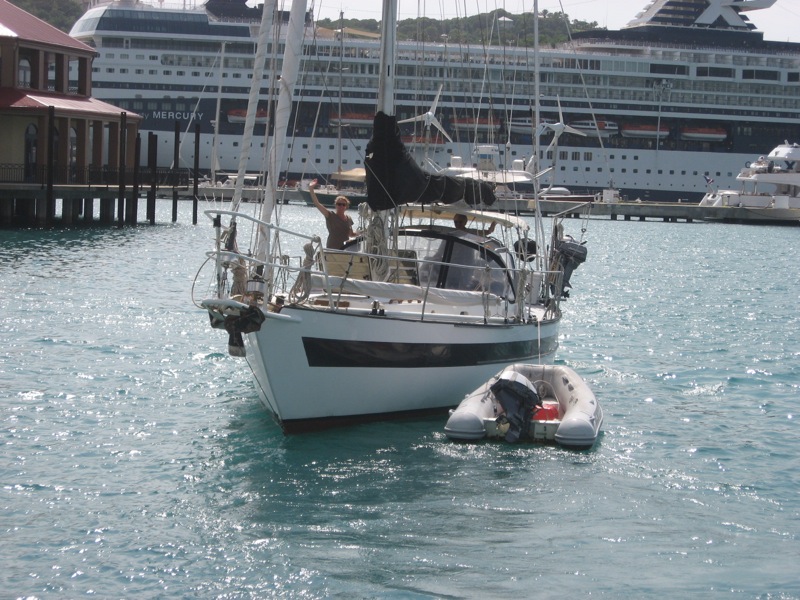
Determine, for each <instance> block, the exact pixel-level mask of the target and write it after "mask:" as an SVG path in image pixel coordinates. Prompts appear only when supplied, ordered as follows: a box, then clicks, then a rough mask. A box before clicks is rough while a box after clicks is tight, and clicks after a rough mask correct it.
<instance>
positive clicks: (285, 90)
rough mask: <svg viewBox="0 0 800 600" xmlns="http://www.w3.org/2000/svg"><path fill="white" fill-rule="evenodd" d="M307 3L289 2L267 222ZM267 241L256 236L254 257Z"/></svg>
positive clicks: (301, 0) (266, 193) (300, 0)
mask: <svg viewBox="0 0 800 600" xmlns="http://www.w3.org/2000/svg"><path fill="white" fill-rule="evenodd" d="M305 16H306V0H292V8H291V10H290V11H289V27H288V30H287V32H286V50H285V52H284V57H283V66H282V67H281V76H280V81H279V84H278V103H277V106H276V108H275V131H274V132H273V135H272V143H271V144H270V147H269V154H268V156H267V164H266V168H267V180H266V182H265V186H264V188H265V189H264V203H263V204H262V205H261V220H262V221H266V222H269V221H270V220H271V219H272V211H273V210H274V209H275V202H276V195H277V190H278V176H279V174H280V168H281V164H282V163H283V152H284V148H285V147H286V131H287V129H288V128H289V118H290V117H291V113H292V95H293V93H294V86H295V84H296V83H297V77H298V74H299V72H300V58H301V57H302V55H303V41H304V30H305ZM268 245H269V240H268V237H267V236H266V235H264V231H260V232H259V240H258V247H257V249H256V256H258V257H260V258H265V257H266V256H267V254H268Z"/></svg>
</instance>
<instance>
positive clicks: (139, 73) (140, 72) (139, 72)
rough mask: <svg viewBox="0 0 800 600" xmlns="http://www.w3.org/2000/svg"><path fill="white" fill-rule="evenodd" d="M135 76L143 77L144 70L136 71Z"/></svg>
mask: <svg viewBox="0 0 800 600" xmlns="http://www.w3.org/2000/svg"><path fill="white" fill-rule="evenodd" d="M136 74H137V75H144V69H136Z"/></svg>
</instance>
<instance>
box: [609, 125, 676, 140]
mask: <svg viewBox="0 0 800 600" xmlns="http://www.w3.org/2000/svg"><path fill="white" fill-rule="evenodd" d="M619 132H620V134H621V135H622V137H627V138H650V139H656V138H662V137H667V136H668V135H669V127H667V126H666V125H661V127H657V126H656V125H623V126H622V128H621V129H620V131H619Z"/></svg>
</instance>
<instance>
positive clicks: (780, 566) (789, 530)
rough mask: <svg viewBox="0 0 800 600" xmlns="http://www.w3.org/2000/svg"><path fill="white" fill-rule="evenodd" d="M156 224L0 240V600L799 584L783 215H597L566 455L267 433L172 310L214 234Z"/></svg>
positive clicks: (210, 336)
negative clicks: (594, 409)
mask: <svg viewBox="0 0 800 600" xmlns="http://www.w3.org/2000/svg"><path fill="white" fill-rule="evenodd" d="M285 216H286V218H287V222H292V223H295V224H296V223H301V222H303V221H307V222H308V223H309V227H310V228H314V227H316V228H318V229H320V230H321V228H322V223H321V221H320V220H319V217H318V214H317V213H316V211H315V210H314V209H309V208H305V207H292V206H290V207H287V208H286V213H285ZM158 220H159V223H161V224H160V225H157V226H154V227H151V226H147V225H144V226H140V227H138V228H133V229H131V228H128V229H123V230H117V229H94V230H74V231H48V232H42V231H0V239H2V244H1V245H0V278H2V282H3V285H2V292H0V408H1V409H2V413H0V414H1V417H0V418H1V419H2V429H1V430H0V431H1V435H2V455H1V456H0V480H1V482H2V495H1V496H0V507H1V508H2V512H0V564H2V565H3V568H2V569H0V589H2V590H3V592H2V593H0V596H2V597H33V598H75V597H80V596H95V597H100V598H112V597H113V598H123V597H135V598H139V599H142V598H164V597H170V598H269V597H285V598H321V597H340V598H373V597H381V598H487V597H492V598H497V597H510V596H516V597H538V598H556V597H558V598H563V597H574V598H582V597H587V596H589V595H591V596H592V597H606V598H623V597H624V598H644V597H664V598H687V597H717V596H723V595H724V596H726V597H735V598H764V599H766V598H800V575H798V570H797V563H798V558H800V540H798V523H800V518H799V517H800V514H798V513H799V512H800V458H798V457H799V456H800V435H799V434H800V431H798V416H797V412H798V409H797V403H798V400H799V399H800V391H799V390H798V385H799V384H800V377H798V375H799V373H798V370H799V369H800V368H799V367H798V364H800V360H799V359H800V334H798V298H800V283H799V282H798V264H797V260H796V257H797V255H798V251H799V250H800V243H798V240H800V229H797V228H781V227H748V226H741V225H721V224H704V223H694V224H685V223H671V224H666V223H660V222H646V223H640V222H614V221H608V220H593V221H591V222H590V223H589V225H588V233H587V237H588V238H589V240H590V242H589V243H590V246H589V248H590V249H589V260H588V262H587V263H586V264H585V265H583V266H582V267H581V268H580V269H579V270H578V271H577V272H576V273H575V275H574V276H573V284H574V286H575V289H574V291H573V293H572V298H571V299H570V300H569V301H568V302H567V303H566V305H565V320H564V324H563V329H562V334H563V335H562V346H561V349H560V351H559V355H558V357H559V362H563V363H565V364H567V365H569V366H571V367H573V368H574V369H576V370H577V371H578V372H579V373H581V374H582V375H583V376H584V377H585V378H586V379H587V380H588V381H589V383H590V385H591V386H592V388H593V389H594V391H595V393H596V395H597V397H598V399H599V401H600V402H601V404H602V405H603V408H604V410H605V416H606V421H605V427H604V430H605V431H604V434H603V436H602V438H601V439H600V441H599V443H598V445H597V446H596V447H595V449H594V450H592V451H590V452H584V453H575V452H568V451H564V450H560V449H557V448H547V447H532V446H508V445H500V444H475V445H464V444H453V443H451V442H449V441H448V440H447V439H446V438H445V437H444V435H443V433H442V430H443V427H444V421H445V419H444V418H442V419H429V420H421V421H409V422H400V423H388V424H379V425H371V426H364V427H358V428H352V429H344V430H339V431H335V432H328V433H324V434H314V435H308V436H299V437H292V438H287V437H284V436H283V435H282V434H281V432H280V430H279V429H278V427H277V426H276V425H274V424H273V422H272V421H271V420H270V418H269V417H268V416H267V414H266V413H265V411H264V410H263V408H262V407H261V405H260V404H259V401H258V399H257V396H256V393H255V391H254V388H253V384H252V382H251V379H250V373H249V371H248V368H247V366H246V364H245V363H244V362H243V361H241V360H240V359H234V358H231V357H229V356H228V355H227V353H226V341H227V340H226V337H225V335H224V333H220V332H219V331H212V330H210V328H209V327H208V323H207V317H206V315H205V314H204V313H203V312H202V311H200V310H198V309H197V308H195V307H194V306H193V305H192V303H191V300H190V286H191V283H192V280H193V277H194V273H195V271H196V270H197V268H198V267H199V263H200V257H201V256H202V254H203V252H204V251H205V250H207V249H208V247H209V245H210V240H211V237H212V230H211V228H210V226H208V225H207V224H206V222H205V221H202V222H201V223H200V225H198V226H192V225H190V224H189V223H190V221H191V206H190V205H189V203H183V204H182V205H181V207H180V215H179V222H178V224H176V225H172V224H170V223H169V220H170V206H169V203H167V202H164V203H162V204H160V205H159V217H158ZM578 227H579V223H578V222H577V221H575V222H569V223H568V230H569V229H573V230H577V228H578ZM353 386H354V389H355V390H357V387H358V382H353Z"/></svg>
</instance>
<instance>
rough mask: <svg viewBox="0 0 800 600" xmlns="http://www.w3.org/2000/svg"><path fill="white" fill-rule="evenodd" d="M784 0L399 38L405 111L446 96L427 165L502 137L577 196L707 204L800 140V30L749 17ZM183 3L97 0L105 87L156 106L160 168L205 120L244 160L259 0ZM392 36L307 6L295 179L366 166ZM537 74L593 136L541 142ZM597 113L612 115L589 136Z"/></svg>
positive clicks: (266, 110)
mask: <svg viewBox="0 0 800 600" xmlns="http://www.w3.org/2000/svg"><path fill="white" fill-rule="evenodd" d="M775 1H776V0H737V1H736V2H729V1H727V0H655V1H650V2H649V3H647V5H646V6H645V7H644V9H643V10H642V11H641V13H639V14H638V15H637V16H636V17H635V18H634V19H633V20H632V21H630V23H629V24H628V25H627V26H625V27H624V28H622V29H621V30H619V31H607V30H592V31H585V32H580V33H576V34H573V36H572V39H571V40H570V42H569V43H565V44H563V45H561V46H558V47H555V48H541V49H540V50H539V51H538V53H537V52H534V51H533V50H532V49H531V48H522V47H517V46H488V47H487V46H484V45H480V44H475V45H464V44H455V43H452V42H450V43H448V38H447V37H446V36H444V35H443V36H441V37H440V39H438V40H436V42H425V43H421V42H400V43H399V48H398V62H397V66H396V79H395V103H396V112H397V115H398V119H399V120H403V119H411V118H412V117H415V116H418V115H421V114H424V113H426V111H428V110H430V107H431V106H432V105H433V104H434V103H435V100H436V98H437V97H438V98H439V100H438V104H437V109H436V117H437V118H438V120H439V122H440V123H441V124H442V125H443V127H444V128H445V129H446V131H448V133H449V136H450V138H451V139H452V141H448V140H446V139H444V137H442V136H441V134H439V135H438V136H437V135H436V134H437V132H436V130H435V129H434V130H432V133H431V135H432V137H430V138H429V140H426V136H425V134H424V132H423V131H421V130H420V129H419V127H420V126H421V124H420V122H416V123H408V124H404V125H403V126H402V127H404V128H407V129H405V130H404V131H403V133H404V134H405V136H406V138H405V139H407V140H408V142H409V145H410V146H411V148H412V150H413V151H414V152H415V156H418V157H419V160H420V162H422V161H427V160H428V159H430V160H431V161H432V162H433V163H435V164H438V165H440V166H442V167H447V166H450V165H451V164H453V163H457V164H458V163H464V164H469V163H470V162H473V163H475V162H477V159H476V158H475V157H474V151H475V149H476V148H477V147H478V146H479V145H485V144H497V146H498V150H499V159H498V160H499V163H500V164H498V165H497V167H498V168H512V165H519V164H521V162H520V161H523V162H524V161H528V160H530V158H531V156H532V154H533V152H535V151H536V150H535V148H538V149H539V150H538V151H539V152H540V164H541V165H547V164H553V165H554V169H553V171H552V173H551V174H550V175H549V176H551V177H552V179H551V181H549V182H548V183H549V184H550V185H554V186H560V187H565V188H568V189H569V190H571V191H572V193H587V192H592V191H596V190H598V189H603V188H608V187H610V186H611V187H614V188H616V189H618V190H620V192H621V194H622V196H623V197H624V198H627V199H629V200H635V199H641V200H658V201H678V200H684V201H696V200H699V199H700V198H701V197H702V196H703V194H704V193H705V192H706V191H707V185H708V181H710V180H714V182H715V183H716V185H720V186H723V187H726V186H728V187H730V186H733V185H734V184H735V177H736V174H737V173H738V172H739V169H740V167H741V166H744V164H745V163H746V162H747V161H749V160H752V158H753V156H754V155H758V153H759V152H763V149H764V148H772V147H774V146H776V145H777V144H779V143H782V142H783V141H784V140H789V141H797V140H800V44H795V43H788V42H776V41H767V40H765V39H764V36H763V33H761V32H758V31H757V30H756V29H755V26H754V25H753V24H752V23H751V22H750V20H749V19H748V18H747V16H746V13H748V12H750V11H755V10H765V9H769V8H770V7H771V6H772V5H773V4H774V3H775ZM642 4H643V5H644V4H645V2H643V3H642ZM185 5H186V2H184V5H183V6H182V7H180V8H169V7H167V6H166V4H164V3H159V4H158V5H153V4H149V3H146V2H142V1H139V0H117V1H114V2H107V3H102V4H96V5H94V6H91V7H89V8H88V10H87V12H86V13H85V14H84V15H83V16H82V17H81V18H80V19H79V20H78V21H77V22H76V23H75V25H74V26H73V28H72V30H71V32H70V34H71V35H72V36H73V37H75V38H76V39H78V40H80V41H82V42H84V43H86V44H89V45H90V46H92V47H94V48H96V50H97V53H98V54H97V57H96V59H95V61H94V65H93V71H94V72H93V90H94V95H95V97H97V98H99V99H101V100H104V101H106V102H110V103H113V104H115V105H117V106H119V107H120V108H121V109H124V110H126V111H131V112H134V113H138V114H139V115H141V116H142V117H143V121H142V124H141V126H140V130H141V132H142V155H143V156H147V154H146V153H147V145H148V135H147V134H148V133H149V132H153V133H154V134H156V135H157V138H156V139H157V144H158V150H157V156H158V162H159V165H160V166H169V165H171V164H172V162H173V160H174V156H175V154H176V153H175V151H174V142H175V140H176V139H179V140H180V141H179V152H178V157H179V161H180V163H181V164H180V166H181V167H189V168H190V167H192V166H193V164H194V147H195V142H194V137H195V133H194V132H195V127H197V126H199V130H200V157H199V164H200V166H201V169H204V170H211V169H212V167H214V168H218V169H220V170H225V171H235V170H236V169H237V167H238V157H239V154H240V144H241V140H242V133H243V121H244V118H243V115H244V110H245V108H246V105H247V97H248V94H249V90H250V80H251V79H252V73H253V63H254V55H255V47H256V37H257V33H258V29H259V23H260V21H261V8H260V7H255V8H251V7H249V6H247V4H246V3H245V0H208V1H207V2H205V3H202V4H198V5H197V6H195V7H191V8H187V7H186V6H185ZM283 18H287V19H288V14H287V15H279V16H278V17H277V18H276V20H277V21H281V19H283ZM282 26H285V23H279V24H278V27H282ZM378 37H379V36H374V35H373V36H369V35H357V34H348V32H347V31H346V30H343V31H342V33H341V34H340V33H339V32H338V31H332V30H329V29H328V30H326V29H323V28H319V27H316V26H315V24H314V22H313V20H312V18H311V15H310V14H309V15H308V16H307V18H306V41H305V50H304V57H303V62H302V64H301V76H300V80H299V81H298V85H297V86H296V88H295V102H294V114H293V116H292V120H291V125H290V130H289V131H290V135H289V137H288V138H287V149H286V151H285V152H284V157H285V163H284V165H283V173H282V176H283V177H285V178H287V179H302V178H314V177H323V178H325V177H328V176H329V175H331V174H332V173H335V172H336V171H340V170H349V169H354V168H359V167H363V164H364V153H365V149H366V144H367V141H368V139H369V136H370V132H371V117H372V115H373V114H374V111H375V101H376V95H377V73H378V70H379V67H378V62H379V45H380V40H379V39H378ZM276 39H280V37H276ZM276 45H277V48H276V49H277V56H276V58H274V59H273V58H268V60H267V64H266V65H265V69H267V71H268V72H269V73H277V72H279V66H277V65H276V64H275V63H279V61H280V53H281V52H282V50H283V44H282V43H278V44H276ZM534 57H537V58H538V63H539V64H538V65H537V64H535V62H536V59H535V58H534ZM537 77H538V79H539V90H538V91H539V98H540V103H539V108H540V119H541V121H542V122H545V123H553V122H554V121H555V120H557V119H563V121H564V122H565V123H566V124H570V123H575V124H576V125H577V126H578V127H580V128H581V130H582V131H583V132H584V133H586V135H575V134H564V135H563V136H561V138H560V139H559V140H558V144H557V146H551V141H552V135H551V137H550V138H548V137H547V136H546V135H542V137H541V138H540V143H539V144H538V145H534V143H533V129H534V128H533V123H532V122H533V119H532V118H531V116H532V114H535V113H532V108H531V102H532V99H534V98H535V97H536V93H535V89H536V87H535V84H536V78H537ZM276 80H277V76H272V75H267V76H266V77H265V78H264V81H276ZM261 98H262V101H261V102H260V105H259V111H258V115H257V119H256V125H255V135H254V138H253V139H254V140H257V141H255V142H254V144H253V145H254V146H260V147H257V148H253V149H252V150H251V152H250V161H251V163H250V164H249V166H248V170H249V171H253V172H257V171H259V170H260V164H261V159H262V157H263V154H264V152H263V146H264V145H265V144H267V143H268V141H267V140H266V133H267V130H268V128H269V127H270V123H269V120H270V116H269V115H270V90H269V84H264V85H263V86H262V90H261ZM560 115H561V116H560ZM597 124H603V125H604V129H602V130H599V129H598V130H597V131H595V132H592V131H591V129H592V127H593V126H595V125H597ZM415 126H416V127H417V130H415V129H414V127H415ZM554 154H555V156H554ZM456 157H458V158H456Z"/></svg>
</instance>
